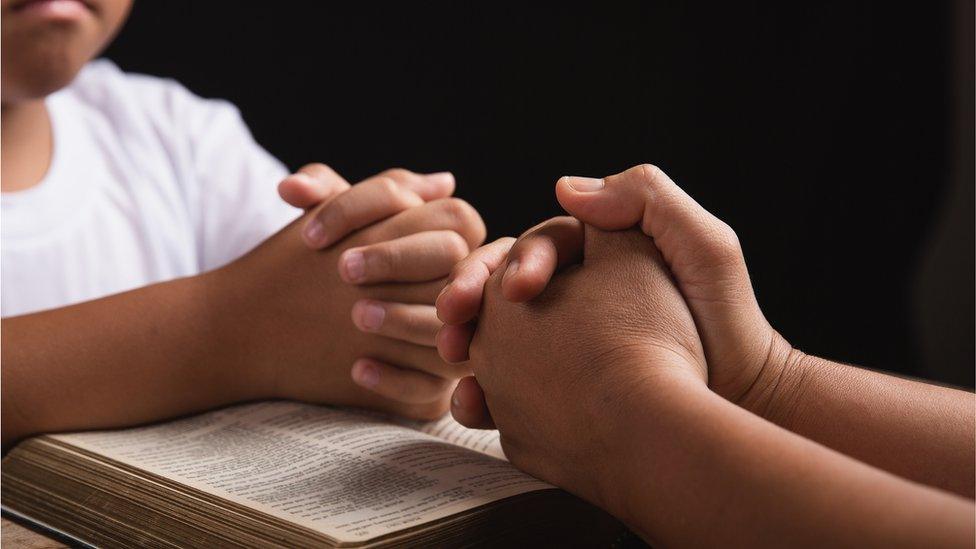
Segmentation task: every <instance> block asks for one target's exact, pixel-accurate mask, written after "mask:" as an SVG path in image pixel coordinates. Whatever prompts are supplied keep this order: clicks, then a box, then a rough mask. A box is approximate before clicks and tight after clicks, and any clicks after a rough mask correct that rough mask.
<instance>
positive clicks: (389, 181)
mask: <svg viewBox="0 0 976 549" xmlns="http://www.w3.org/2000/svg"><path fill="white" fill-rule="evenodd" d="M375 181H376V183H375V185H376V189H377V191H379V192H380V193H383V194H386V195H390V196H396V195H397V194H399V193H400V185H399V184H398V183H397V182H396V180H394V179H393V178H392V177H390V176H387V175H381V176H379V177H377V178H376V180H375Z"/></svg>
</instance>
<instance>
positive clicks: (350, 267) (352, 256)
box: [342, 251, 366, 282]
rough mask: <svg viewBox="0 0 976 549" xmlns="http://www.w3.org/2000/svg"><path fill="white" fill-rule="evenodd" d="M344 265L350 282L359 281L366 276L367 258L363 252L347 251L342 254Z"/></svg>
mask: <svg viewBox="0 0 976 549" xmlns="http://www.w3.org/2000/svg"><path fill="white" fill-rule="evenodd" d="M342 267H343V271H344V272H345V273H346V280H347V281H349V282H359V281H360V280H362V279H363V278H365V277H366V260H365V259H364V258H363V253H362V252H359V251H347V252H346V253H345V254H343V256H342Z"/></svg>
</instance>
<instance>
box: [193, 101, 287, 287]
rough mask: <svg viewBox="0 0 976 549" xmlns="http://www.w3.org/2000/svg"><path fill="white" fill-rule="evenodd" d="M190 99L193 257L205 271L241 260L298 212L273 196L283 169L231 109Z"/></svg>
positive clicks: (215, 103) (236, 111)
mask: <svg viewBox="0 0 976 549" xmlns="http://www.w3.org/2000/svg"><path fill="white" fill-rule="evenodd" d="M186 93H187V94H189V92H186ZM193 99H195V100H196V104H195V105H193V106H192V107H191V108H189V109H187V111H186V114H187V116H188V118H187V120H186V122H187V129H188V139H189V140H190V144H189V153H190V162H191V166H189V169H188V170H187V171H188V172H189V174H188V175H190V176H191V177H193V178H194V179H195V181H194V182H193V183H194V186H195V187H196V188H197V189H196V190H197V193H194V194H196V196H197V201H198V204H196V205H195V206H196V207H195V208H194V210H195V215H196V219H195V223H196V232H197V245H198V257H199V261H200V268H201V270H204V271H206V270H210V269H214V268H217V267H220V266H222V265H225V264H227V263H229V262H231V261H233V260H234V259H237V258H238V257H240V256H242V255H244V254H245V253H247V252H248V251H250V250H251V249H253V248H254V247H255V246H257V245H258V244H259V243H261V242H262V241H263V240H265V239H266V238H268V237H269V236H271V235H272V234H274V233H275V232H277V231H278V230H279V229H281V228H282V227H284V226H285V225H287V224H288V223H289V222H291V221H292V220H294V219H295V218H296V217H298V215H299V214H300V213H301V211H300V210H298V209H297V208H293V207H291V206H289V205H288V204H286V203H285V202H284V201H283V200H282V199H281V198H280V197H279V196H278V193H277V184H278V182H279V181H281V179H282V178H283V177H285V176H286V175H287V173H288V172H287V169H286V168H285V166H284V165H283V164H282V163H281V162H279V161H278V160H277V159H275V158H274V157H273V156H271V154H269V153H268V152H267V151H265V150H264V149H263V148H262V147H261V146H260V145H258V144H257V142H255V140H254V138H253V137H252V136H251V133H250V131H248V128H247V126H246V125H245V123H244V120H243V119H242V118H241V115H240V113H239V112H238V110H237V108H236V107H234V106H233V105H231V104H230V103H227V102H224V101H214V100H203V99H199V98H197V97H195V96H193Z"/></svg>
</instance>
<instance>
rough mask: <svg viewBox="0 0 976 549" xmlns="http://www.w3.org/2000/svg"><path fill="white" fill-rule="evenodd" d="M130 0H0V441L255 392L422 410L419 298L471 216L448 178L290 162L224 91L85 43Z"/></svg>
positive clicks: (448, 381) (474, 236) (422, 305)
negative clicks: (344, 174)
mask: <svg viewBox="0 0 976 549" xmlns="http://www.w3.org/2000/svg"><path fill="white" fill-rule="evenodd" d="M128 9H129V2H128V1H127V0H99V1H90V0H85V1H84V2H82V1H79V0H28V1H17V2H12V3H10V2H5V3H4V4H3V7H2V18H3V19H2V27H3V43H2V48H3V49H2V55H3V59H2V62H3V64H2V70H3V75H2V113H0V122H2V141H0V144H2V162H0V168H2V173H0V186H2V191H3V194H2V199H0V253H2V265H0V273H2V289H0V309H2V316H3V321H2V353H3V355H2V360H3V369H2V375H3V379H2V418H3V442H4V444H5V445H6V444H8V443H10V442H12V441H16V440H17V439H19V438H22V437H23V436H26V435H30V434H33V433H38V432H48V431H60V430H74V429H90V428H102V427H114V426H123V425H130V424H135V423H139V422H145V421H151V420H157V419H162V418H165V417H169V416H174V415H178V414H184V413H189V412H193V411H198V410H203V409H206V408H210V407H215V406H219V405H223V404H227V403H232V402H237V401H243V400H252V399H262V398H292V399H301V400H308V401H312V402H323V403H333V404H343V405H354V406H367V407H373V408H378V409H382V410H387V411H391V412H395V413H400V414H404V415H407V416H411V417H422V418H429V417H435V416H439V415H440V414H442V413H443V412H444V411H445V410H446V409H447V400H448V398H449V394H450V390H451V389H452V387H453V382H454V380H456V378H457V377H458V376H460V375H463V374H464V373H465V372H464V371H463V370H460V369H458V368H456V367H451V366H448V365H447V364H445V363H444V362H442V361H441V360H440V359H439V358H438V357H437V354H436V350H435V349H434V337H435V335H436V333H437V330H438V328H439V327H440V322H439V321H438V320H437V318H436V313H435V311H434V309H433V307H432V306H431V305H432V304H433V302H434V299H435V297H436V296H437V294H438V293H439V291H440V290H441V288H442V287H443V278H444V277H445V276H446V275H447V274H448V272H449V271H450V269H451V268H452V266H453V265H454V263H455V262H456V261H457V260H459V259H460V258H462V257H463V256H465V255H466V254H467V252H468V251H469V249H473V248H474V247H476V246H477V245H478V244H480V243H481V241H482V240H483V239H484V234H485V230H484V225H483V223H482V222H481V219H480V217H479V216H478V215H477V212H475V211H474V210H473V209H472V208H471V207H470V206H468V205H467V204H465V203H463V202H461V201H460V200H458V199H454V198H449V196H450V194H451V193H452V192H453V188H454V180H453V177H452V176H451V175H450V174H449V173H439V174H429V175H421V174H414V173H411V172H407V171H406V170H390V171H387V172H384V173H383V174H380V175H378V176H376V177H373V178H370V179H368V180H366V181H364V182H362V183H360V184H357V185H355V186H352V187H350V186H349V185H348V183H346V182H345V181H344V180H343V179H342V178H341V177H339V176H338V175H337V174H336V173H335V172H333V171H332V170H330V169H329V168H328V167H326V166H323V165H321V164H310V165H308V166H305V167H304V168H302V169H301V170H299V172H297V173H295V174H292V175H288V173H287V171H286V170H285V168H284V166H283V165H282V164H281V163H280V162H278V161H277V160H275V159H274V158H273V157H272V156H271V155H269V154H268V153H267V152H265V151H264V150H263V149H262V148H261V147H260V146H259V145H258V144H257V143H255V142H254V140H253V139H252V138H251V136H250V133H249V132H248V130H247V127H246V126H245V125H244V123H243V121H242V119H241V117H240V115H239V114H238V112H237V110H236V109H235V108H234V107H233V106H232V105H230V104H229V103H226V102H222V101H214V100H204V99H201V98H199V97H197V96H195V95H193V94H192V93H190V92H189V91H187V90H186V89H185V88H183V87H182V86H180V85H179V84H178V83H176V82H173V81H168V80H162V79H158V78H153V77H149V76H139V75H131V74H126V73H123V72H122V71H120V70H119V69H118V68H117V67H116V66H115V65H113V64H112V63H110V62H108V61H104V60H99V61H90V59H91V58H93V57H94V56H95V55H96V54H97V53H98V51H100V50H101V49H102V48H103V47H104V46H105V45H106V44H107V43H108V41H109V39H110V38H111V37H112V36H113V35H114V33H115V32H116V30H117V29H118V27H119V26H121V24H122V22H123V20H124V19H125V15H126V14H127V12H128ZM279 182H280V184H279V187H278V188H279V192H280V193H281V195H282V197H283V198H285V199H286V200H287V201H288V202H289V203H290V204H291V205H288V204H286V203H285V202H283V201H282V200H280V199H279V198H278V197H277V196H275V191H274V188H275V187H274V186H275V184H278V183H279ZM294 206H298V207H299V208H308V209H309V211H308V213H306V214H305V215H304V216H303V217H302V218H301V219H300V220H297V221H295V220H296V219H297V218H299V216H301V215H302V211H301V210H300V209H297V208H295V207H294ZM309 248H312V249H311V250H310V249H309Z"/></svg>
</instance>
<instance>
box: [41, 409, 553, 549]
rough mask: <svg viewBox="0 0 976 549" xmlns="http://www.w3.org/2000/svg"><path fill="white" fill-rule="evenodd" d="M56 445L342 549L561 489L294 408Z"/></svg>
mask: <svg viewBox="0 0 976 549" xmlns="http://www.w3.org/2000/svg"><path fill="white" fill-rule="evenodd" d="M442 421H443V420H442ZM439 423H441V422H435V424H439ZM459 427H460V426H459ZM431 428H433V427H431ZM461 429H463V428H461ZM476 433H477V431H476ZM52 438H54V439H56V440H59V441H62V442H66V443H68V444H72V445H74V446H77V447H80V448H82V449H85V450H88V451H90V452H93V453H97V454H101V455H104V456H106V457H108V458H110V459H113V460H115V461H118V462H121V463H124V464H127V465H129V466H132V467H136V468H139V469H143V470H146V471H148V472H151V473H153V474H156V475H159V476H162V477H165V478H168V479H171V480H174V481H176V482H179V483H182V484H185V485H188V486H191V487H193V488H197V489H199V490H202V491H204V492H207V493H211V494H214V495H217V496H220V497H223V498H225V499H228V500H231V501H234V502H237V503H240V504H242V505H245V506H247V507H251V508H254V509H257V510H260V511H262V512H265V513H267V514H270V515H273V516H276V517H279V518H281V519H284V520H287V521H289V522H293V523H296V524H300V525H302V526H306V527H308V528H311V529H313V530H316V531H319V532H321V533H324V534H326V535H328V536H330V537H332V538H334V539H336V540H337V541H366V540H369V539H372V538H374V537H377V536H382V535H384V534H388V533H392V532H395V531H398V530H402V529H404V528H408V527H411V526H416V525H418V524H422V523H424V522H428V521H432V520H435V519H438V518H442V517H446V516H449V515H453V514H455V513H458V512H461V511H465V510H467V509H472V508H474V507H477V506H480V505H483V504H485V503H489V502H492V501H497V500H499V499H503V498H506V497H509V496H513V495H517V494H521V493H524V492H530V491H533V490H543V489H549V488H552V486H550V485H548V484H546V483H544V482H542V481H539V480H537V479H535V478H533V477H531V476H528V475H526V474H524V473H522V472H520V471H518V470H517V469H515V468H514V467H513V466H512V465H511V464H509V463H508V462H506V461H503V460H501V459H497V458H495V457H491V456H490V455H486V454H484V453H480V452H475V451H472V450H470V449H468V448H464V447H461V446H456V445H454V444H450V443H448V442H446V441H445V440H442V439H440V438H437V437H435V436H433V435H430V434H427V433H424V432H420V431H418V430H415V429H414V428H411V427H409V426H406V425H400V424H397V423H394V422H391V421H390V420H388V419H384V418H383V417H381V416H374V415H370V414H364V413H359V412H354V411H348V410H340V409H335V408H328V407H321V406H312V405H307V404H299V403H294V402H265V403H259V404H249V405H243V406H237V407H233V408H227V409H223V410H217V411H214V412H209V413H206V414H203V415H200V416H195V417H191V418H187V419H182V420H178V421H173V422H170V423H164V424H159V425H153V426H149V427H140V428H136V429H126V430H119V431H101V432H89V433H77V434H67V435H55V436H53V437H52ZM496 443H497V440H496ZM499 451H500V447H499Z"/></svg>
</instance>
